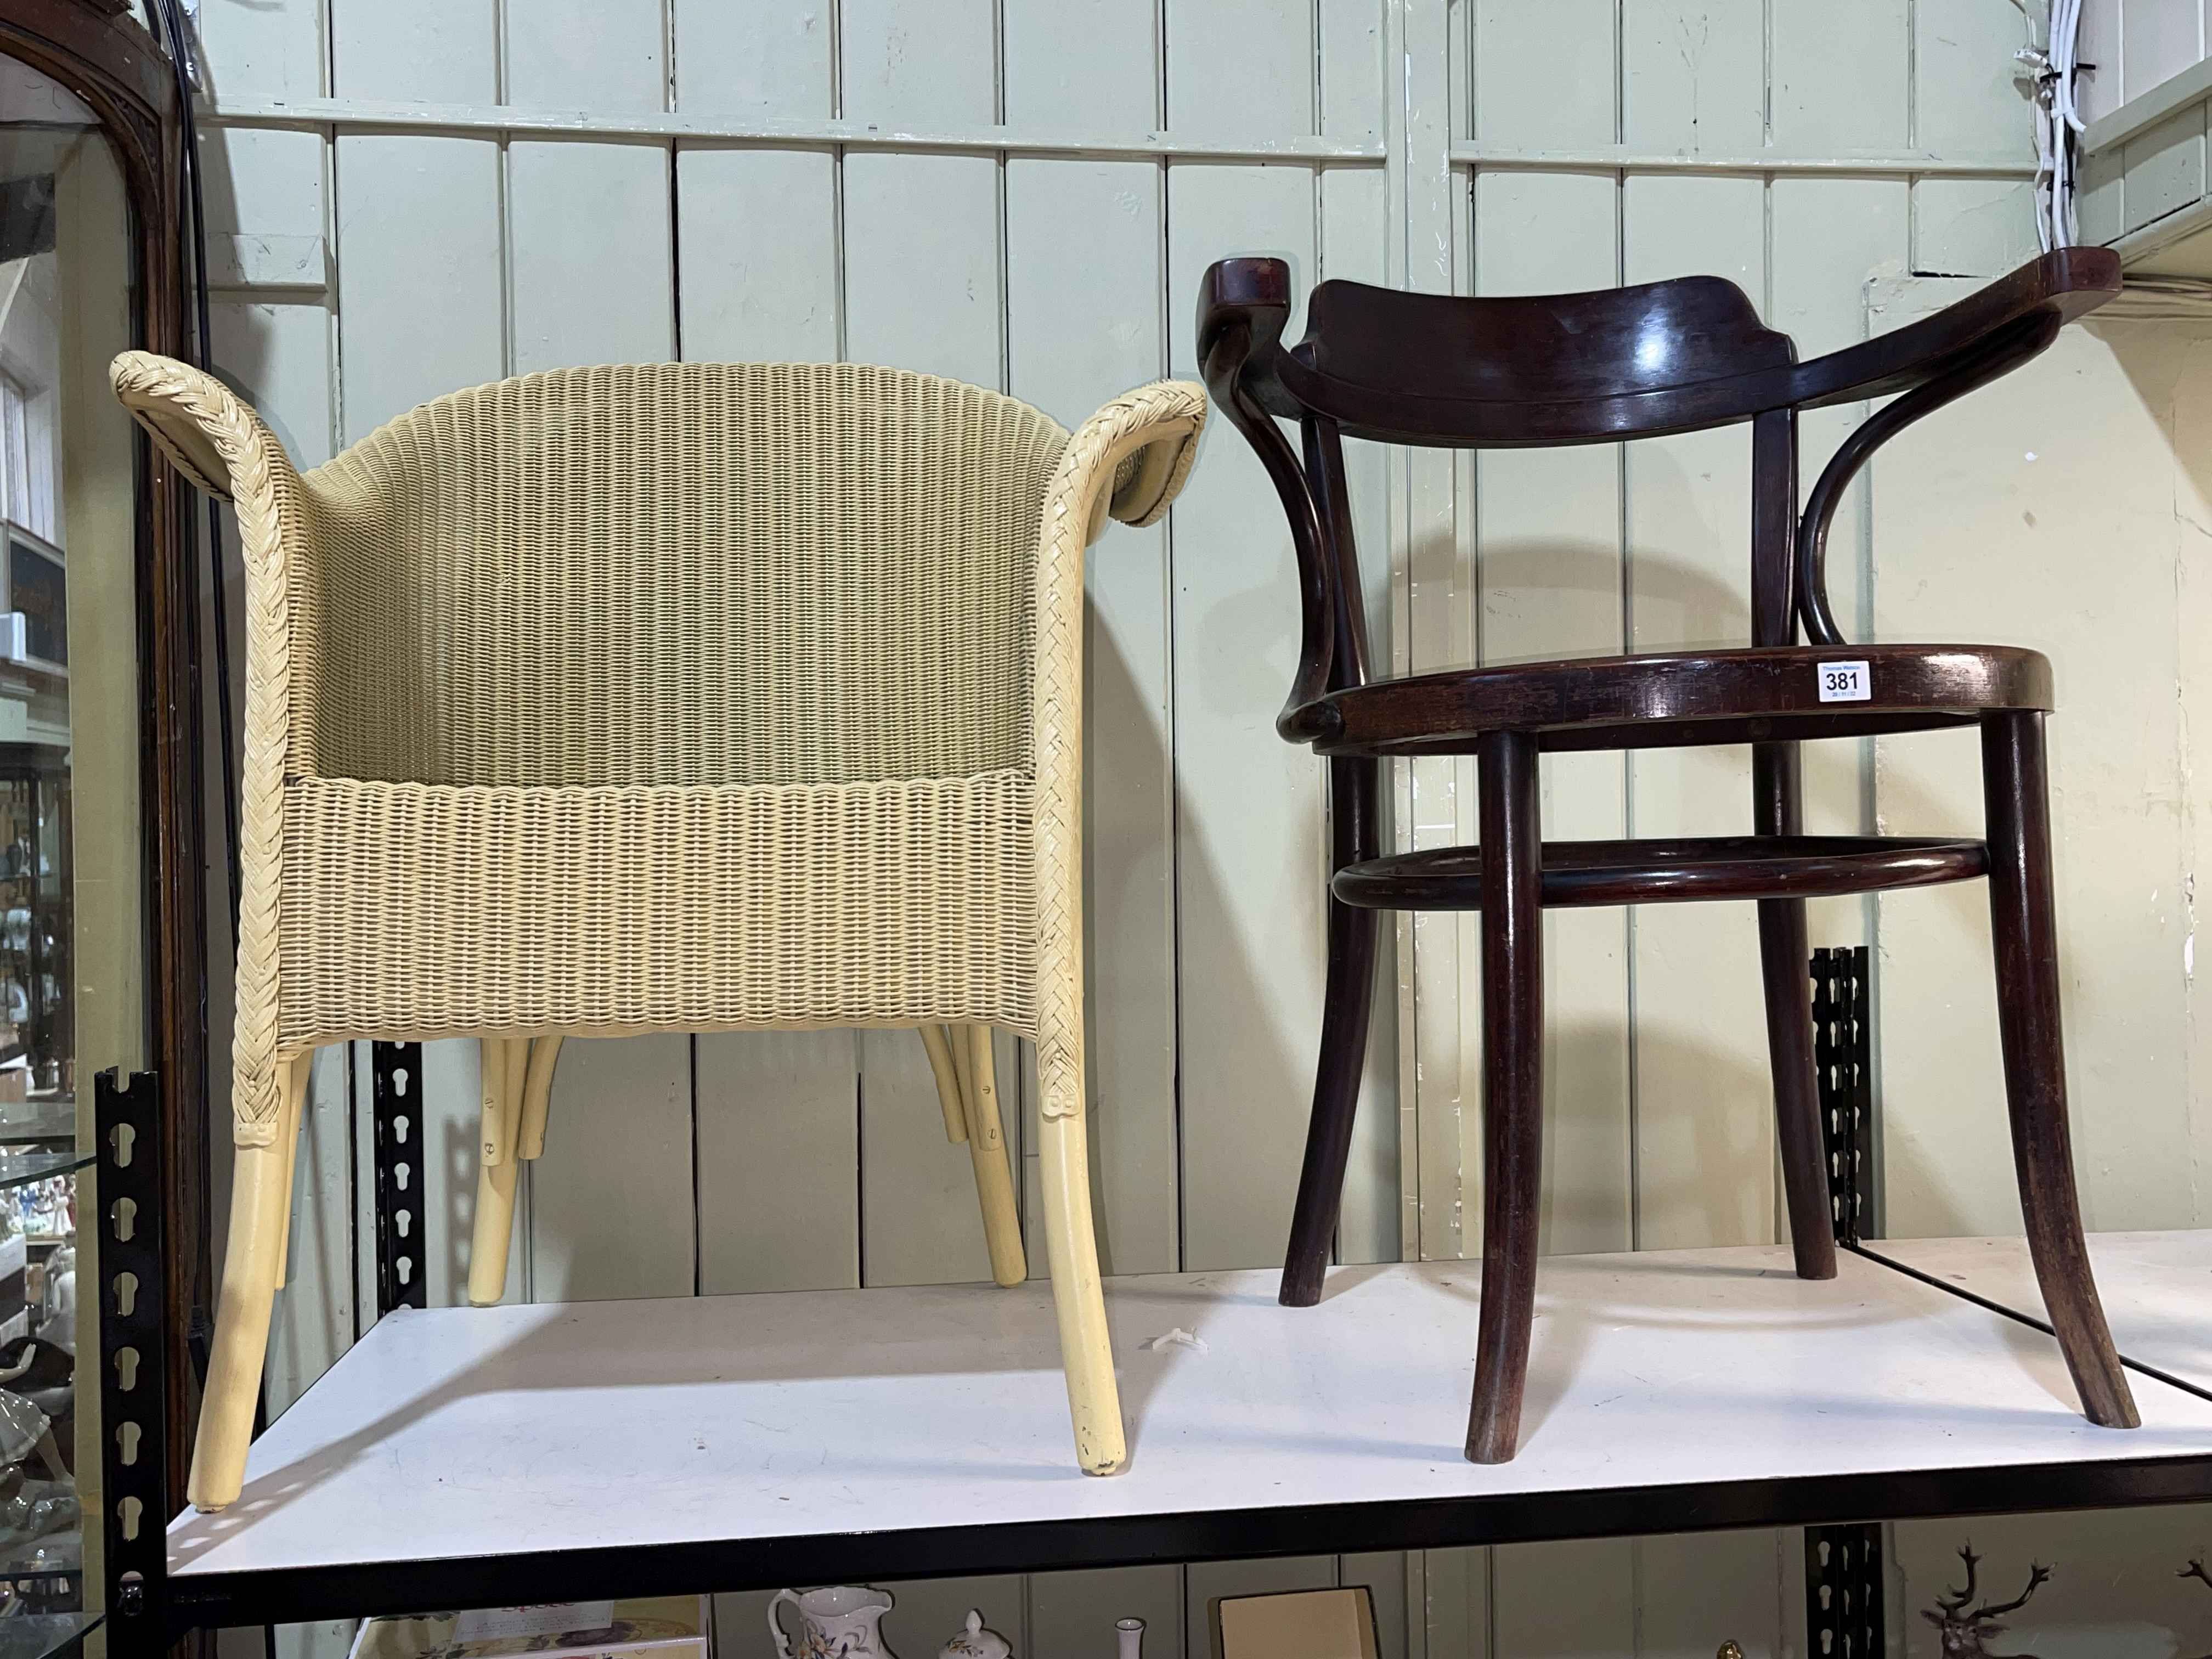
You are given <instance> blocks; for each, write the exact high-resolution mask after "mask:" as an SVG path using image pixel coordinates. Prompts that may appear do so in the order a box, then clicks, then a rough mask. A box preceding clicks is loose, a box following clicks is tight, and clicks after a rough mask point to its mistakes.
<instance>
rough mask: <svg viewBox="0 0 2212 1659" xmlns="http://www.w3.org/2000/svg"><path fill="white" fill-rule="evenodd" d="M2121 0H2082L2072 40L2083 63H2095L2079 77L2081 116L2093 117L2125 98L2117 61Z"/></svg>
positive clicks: (2092, 118) (2102, 113) (2086, 119)
mask: <svg viewBox="0 0 2212 1659" xmlns="http://www.w3.org/2000/svg"><path fill="white" fill-rule="evenodd" d="M2120 9H2121V0H2082V3H2081V33H2078V34H2077V35H2075V48H2076V50H2077V51H2078V52H2080V54H2081V61H2082V62H2083V63H2087V64H2095V65H2096V66H2097V67H2096V69H2095V70H2093V71H2091V72H2090V73H2088V74H2087V75H2084V76H2082V77H2081V118H2082V119H2083V120H2085V121H2094V120H2096V119H2098V118H2100V117H2102V116H2106V115H2110V114H2111V113H2112V112H2113V111H2114V110H2116V109H2118V107H2119V106H2121V105H2122V104H2123V103H2124V102H2126V101H2127V99H2126V94H2125V93H2124V91H2123V89H2122V84H2121V83H2122V78H2123V77H2122V74H2121V64H2120Z"/></svg>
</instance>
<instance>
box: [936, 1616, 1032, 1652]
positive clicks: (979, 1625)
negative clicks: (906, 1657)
mask: <svg viewBox="0 0 2212 1659" xmlns="http://www.w3.org/2000/svg"><path fill="white" fill-rule="evenodd" d="M937 1659H1014V1649H1013V1644H1012V1643H1011V1642H1009V1641H1007V1640H1006V1638H1005V1637H1003V1636H1001V1635H1000V1634H999V1632H996V1631H994V1630H985V1629H984V1628H983V1615H982V1613H981V1611H980V1610H979V1609H977V1608H975V1607H970V1608H969V1609H968V1628H967V1629H965V1630H963V1631H962V1632H960V1634H959V1635H957V1636H956V1637H954V1638H952V1639H951V1641H950V1642H947V1643H946V1644H945V1645H944V1646H943V1647H941V1648H939V1650H937Z"/></svg>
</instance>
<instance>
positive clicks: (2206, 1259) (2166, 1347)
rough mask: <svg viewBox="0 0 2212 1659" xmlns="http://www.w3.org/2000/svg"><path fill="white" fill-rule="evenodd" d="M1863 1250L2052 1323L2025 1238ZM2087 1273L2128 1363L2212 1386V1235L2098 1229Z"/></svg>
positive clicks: (1906, 1242)
mask: <svg viewBox="0 0 2212 1659" xmlns="http://www.w3.org/2000/svg"><path fill="white" fill-rule="evenodd" d="M1866 1248H1867V1249H1869V1250H1871V1251H1873V1252H1874V1253H1875V1254H1876V1255H1882V1256H1887V1257H1888V1258H1889V1259H1890V1260H1891V1261H1899V1262H1902V1263H1903V1264H1904V1265H1905V1266H1906V1267H1911V1268H1914V1269H1917V1271H1919V1272H1921V1273H1926V1274H1927V1275H1928V1276H1929V1278H1931V1279H1940V1280H1942V1282H1943V1283H1944V1284H1947V1285H1957V1286H1958V1287H1959V1288H1960V1290H1962V1291H1968V1292H1970V1293H1972V1295H1975V1296H1978V1297H1982V1298H1983V1299H1984V1300H1985V1301H1990V1302H1994V1303H1996V1304H1998V1305H1999V1306H2000V1307H2004V1308H2009V1309H2011V1310H2013V1311H2014V1312H2015V1313H2020V1314H2025V1315H2026V1316H2027V1317H2028V1318H2030V1319H2036V1320H2042V1321H2044V1322H2046V1323H2047V1322H2049V1317H2050V1316H2049V1315H2048V1314H2047V1313H2046V1312H2045V1309H2044V1305H2043V1292H2042V1291H2040V1290H2039V1289H2038V1288H2037V1287H2036V1283H2035V1267H2034V1265H2033V1263H2032V1262H2031V1261H2029V1260H2028V1256H2027V1240H2026V1239H2022V1238H1875V1239H1869V1240H1868V1241H1867V1243H1866ZM2089 1268H2090V1271H2091V1272H2092V1273H2094V1274H2095V1275H2096V1279H2097V1293H2098V1295H2099V1297H2100V1298H2101V1299H2102V1300H2103V1302H2104V1304H2105V1318H2106V1322H2108V1323H2109V1324H2110V1325H2111V1326H2112V1346H2114V1347H2116V1348H2118V1350H2119V1351H2120V1357H2121V1358H2123V1359H2128V1360H2132V1361H2134V1362H2135V1363H2136V1364H2139V1365H2147V1366H2148V1367H2150V1368H2151V1369H2152V1370H2158V1371H2162V1372H2164V1373H2165V1374H2166V1376H2171V1377H2174V1378H2177V1379H2179V1381H2181V1382H2183V1383H2188V1384H2190V1385H2191V1386H2192V1387H2195V1388H2199V1389H2212V1231H2207V1230H2203V1229H2197V1230H2191V1231H2178V1232H2154V1233H2092V1234H2090V1235H2089Z"/></svg>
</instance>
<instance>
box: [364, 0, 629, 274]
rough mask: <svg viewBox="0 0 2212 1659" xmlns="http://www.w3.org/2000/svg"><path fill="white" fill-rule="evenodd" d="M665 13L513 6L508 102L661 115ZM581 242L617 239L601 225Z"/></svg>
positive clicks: (581, 5)
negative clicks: (604, 233)
mask: <svg viewBox="0 0 2212 1659" xmlns="http://www.w3.org/2000/svg"><path fill="white" fill-rule="evenodd" d="M340 3H343V0H340ZM661 12H662V0H526V3H524V4H521V5H516V6H511V7H509V8H508V9H507V102H508V103H510V104H522V105H526V106H531V105H535V106H544V105H549V104H551V105H560V106H570V105H580V106H582V107H585V108H587V109H591V110H594V111H599V110H604V111H606V112H610V113H615V112H624V111H640V112H652V113H655V114H658V113H659V112H660V111H661V110H662V109H664V108H665V107H666V106H667V103H668V63H667V58H666V56H665V52H664V50H663V48H664V41H663V38H662V18H661ZM583 222H585V223H591V222H592V221H591V220H590V219H589V218H588V217H586V218H585V219H584V220H583ZM580 240H586V241H599V242H603V243H607V244H610V245H611V238H605V237H602V236H600V235H599V234H596V227H595V234H593V235H592V236H590V237H586V238H581V239H580Z"/></svg>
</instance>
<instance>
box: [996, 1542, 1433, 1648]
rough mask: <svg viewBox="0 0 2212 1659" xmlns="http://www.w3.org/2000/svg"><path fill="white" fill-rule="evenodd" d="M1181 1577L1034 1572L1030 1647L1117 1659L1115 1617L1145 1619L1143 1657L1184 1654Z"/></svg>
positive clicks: (1132, 1571) (1113, 1570) (1149, 1571)
mask: <svg viewBox="0 0 2212 1659" xmlns="http://www.w3.org/2000/svg"><path fill="white" fill-rule="evenodd" d="M1182 1578H1183V1570H1182V1568H1181V1567H1179V1566H1174V1565H1169V1564H1166V1563H1160V1564H1157V1565H1152V1566H1144V1567H1109V1568H1104V1569H1103V1570H1100V1571H1095V1572H1093V1571H1085V1572H1040V1573H1032V1574H1031V1575H1030V1613H1029V1630H1030V1644H1031V1645H1030V1652H1032V1653H1034V1654H1037V1655H1040V1656H1042V1655H1045V1654H1051V1655H1053V1656H1054V1659H1062V1656H1065V1659H1115V1655H1116V1652H1117V1645H1116V1638H1115V1632H1114V1621H1115V1620H1117V1619H1141V1620H1144V1621H1145V1640H1144V1659H1184V1654H1183V1585H1182ZM1391 1651H1392V1650H1390V1649H1388V1648H1385V1649H1384V1650H1383V1652H1385V1653H1389V1652H1391ZM1201 1659H1202V1656H1201Z"/></svg>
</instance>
